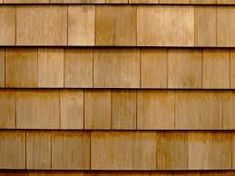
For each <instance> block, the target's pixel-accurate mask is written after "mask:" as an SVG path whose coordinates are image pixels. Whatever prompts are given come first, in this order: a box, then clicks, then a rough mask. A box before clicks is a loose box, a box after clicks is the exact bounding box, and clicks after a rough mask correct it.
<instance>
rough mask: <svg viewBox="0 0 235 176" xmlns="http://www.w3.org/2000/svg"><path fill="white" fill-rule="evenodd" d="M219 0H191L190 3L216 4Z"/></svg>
mask: <svg viewBox="0 0 235 176" xmlns="http://www.w3.org/2000/svg"><path fill="white" fill-rule="evenodd" d="M218 1H220V0H191V4H216V3H217V2H218Z"/></svg>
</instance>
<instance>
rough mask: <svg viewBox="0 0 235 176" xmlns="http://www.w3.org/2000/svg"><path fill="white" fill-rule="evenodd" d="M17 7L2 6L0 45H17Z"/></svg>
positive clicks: (0, 10)
mask: <svg viewBox="0 0 235 176" xmlns="http://www.w3.org/2000/svg"><path fill="white" fill-rule="evenodd" d="M15 11H16V10H15V7H6V6H2V7H1V8H0V24H1V27H0V45H15V35H16V34H15V27H16V25H15V23H16V18H15V17H16V15H15V13H16V12H15Z"/></svg>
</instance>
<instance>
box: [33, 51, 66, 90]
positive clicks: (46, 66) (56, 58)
mask: <svg viewBox="0 0 235 176" xmlns="http://www.w3.org/2000/svg"><path fill="white" fill-rule="evenodd" d="M63 86H64V50H63V49H42V48H40V49H39V50H38V87H47V88H50V87H52V88H55V87H63Z"/></svg>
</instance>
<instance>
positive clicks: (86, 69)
mask: <svg viewBox="0 0 235 176" xmlns="http://www.w3.org/2000/svg"><path fill="white" fill-rule="evenodd" d="M64 62H65V73H64V74H65V87H81V88H83V87H92V84H93V82H92V78H93V50H91V49H66V50H65V61H64Z"/></svg>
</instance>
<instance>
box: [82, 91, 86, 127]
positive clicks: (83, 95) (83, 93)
mask: <svg viewBox="0 0 235 176" xmlns="http://www.w3.org/2000/svg"><path fill="white" fill-rule="evenodd" d="M85 91H86V90H82V97H83V100H82V101H83V108H82V111H83V117H82V118H83V127H82V128H83V129H85Z"/></svg>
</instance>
